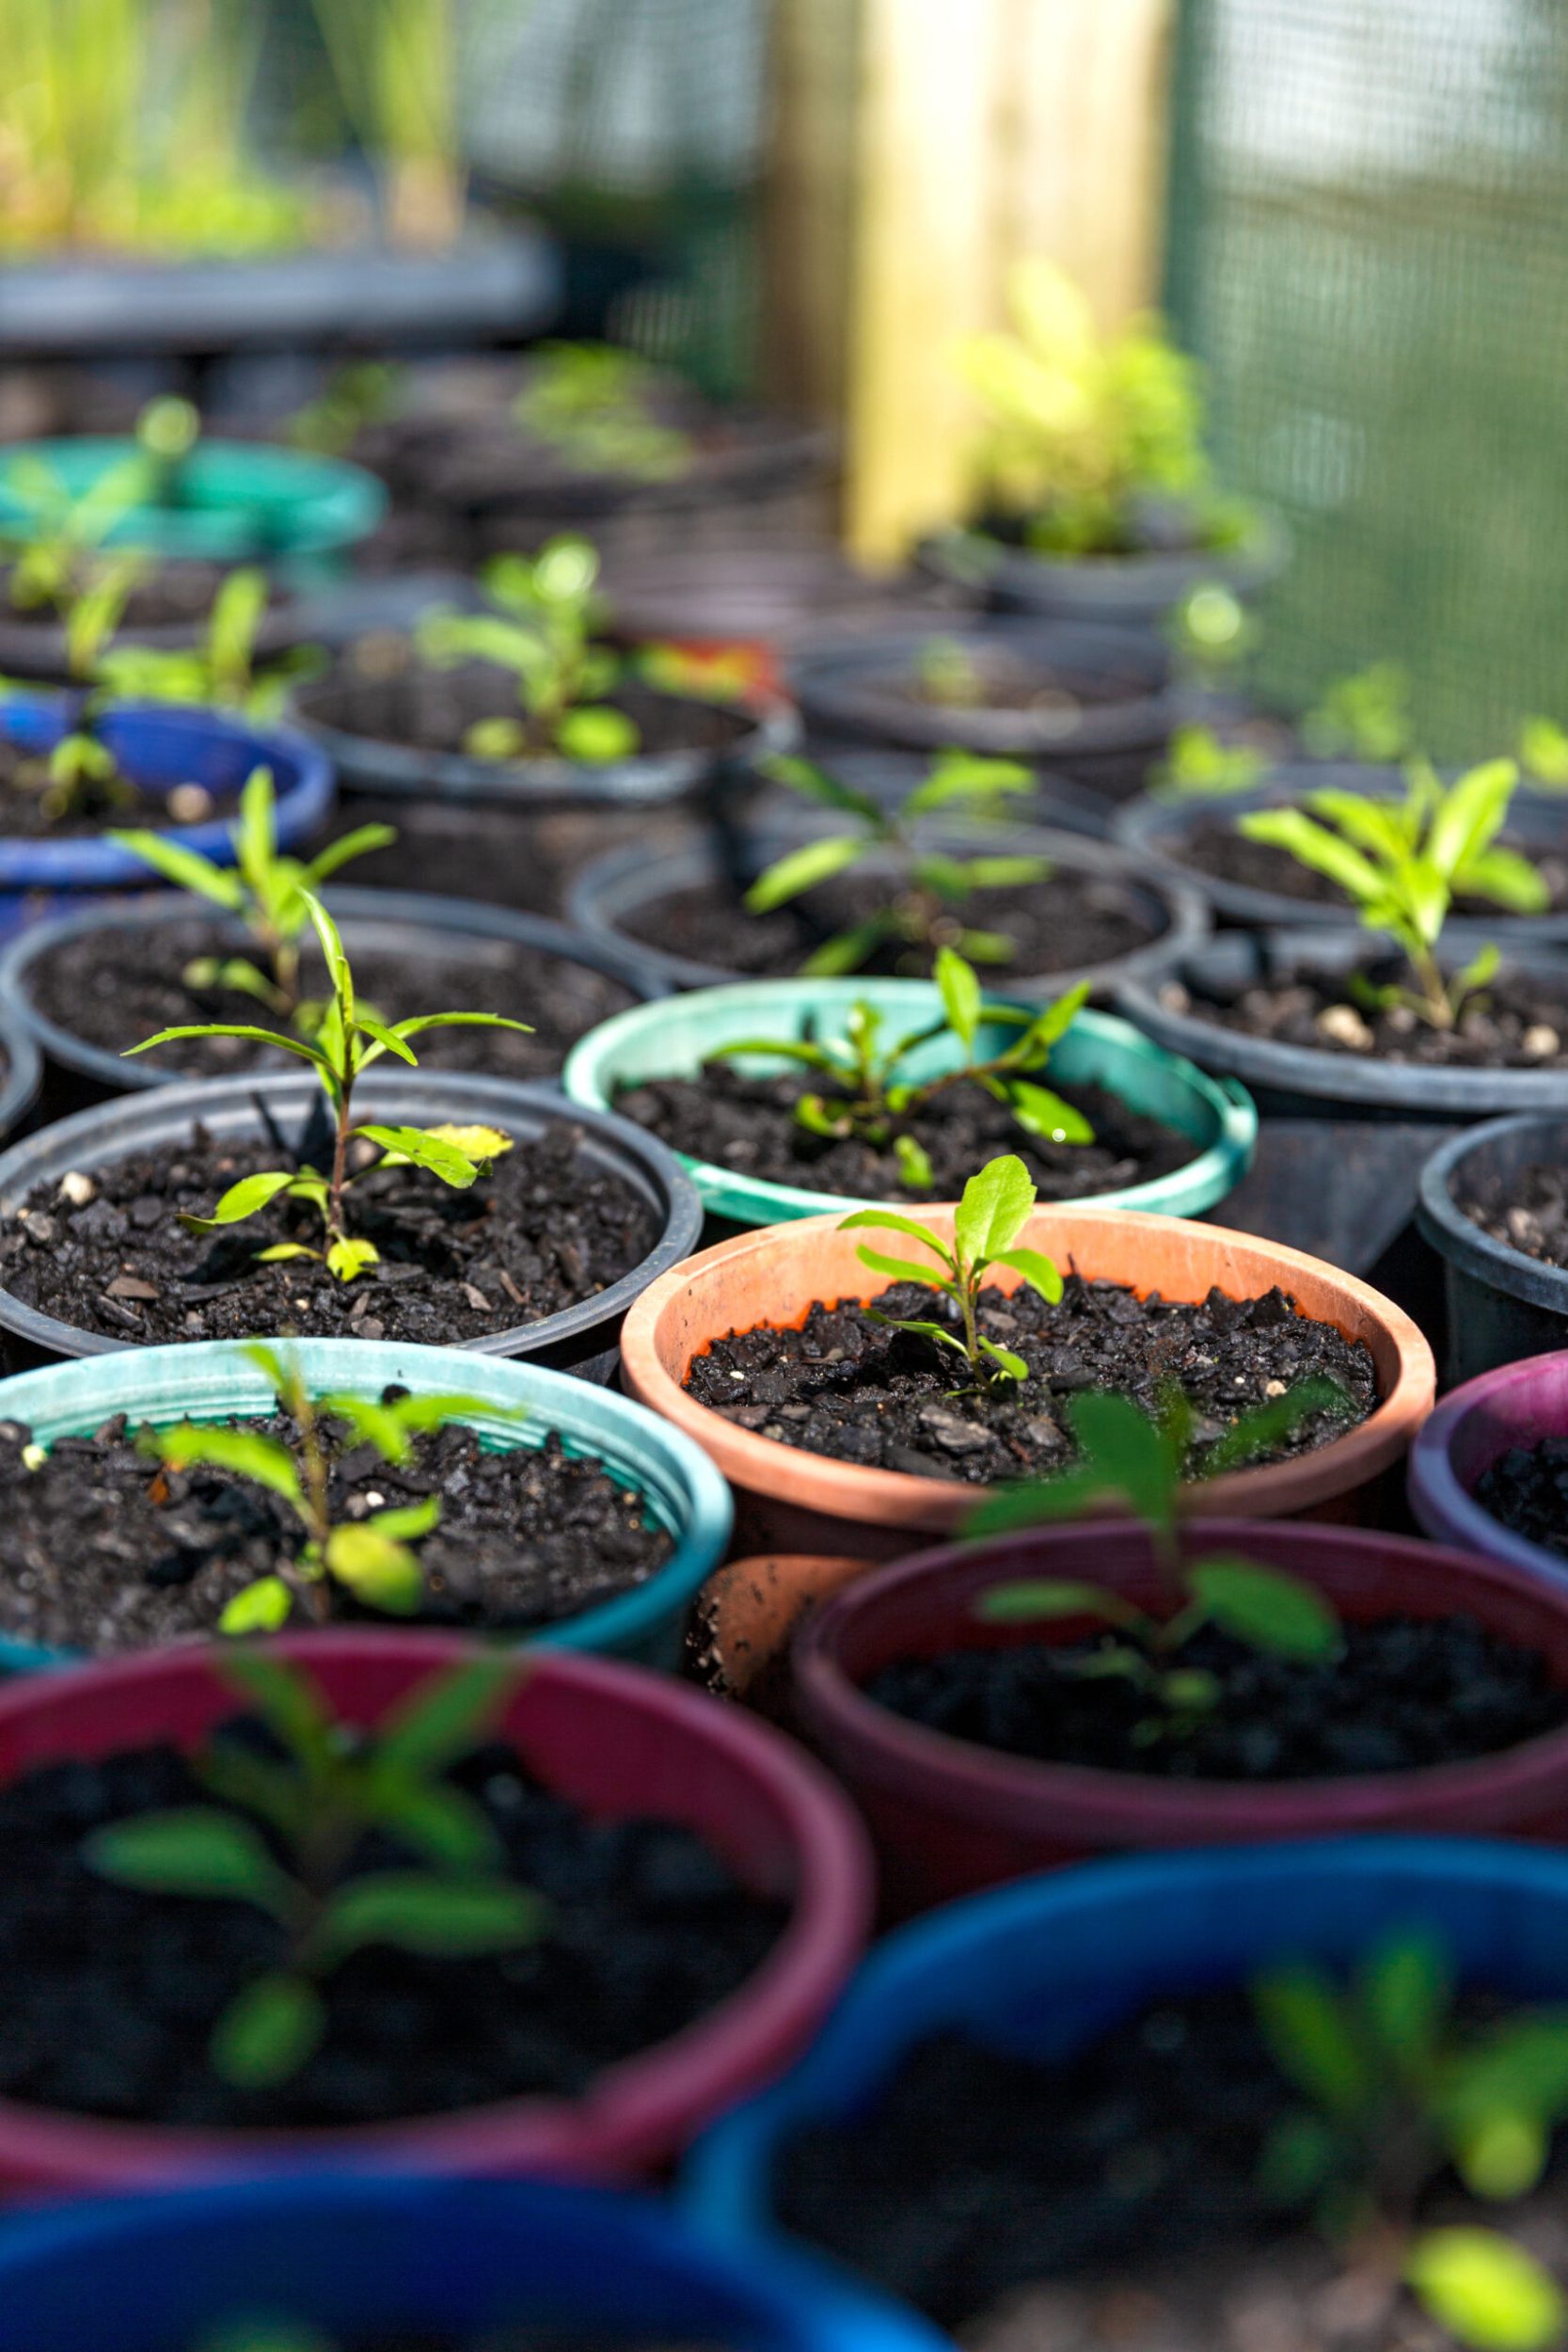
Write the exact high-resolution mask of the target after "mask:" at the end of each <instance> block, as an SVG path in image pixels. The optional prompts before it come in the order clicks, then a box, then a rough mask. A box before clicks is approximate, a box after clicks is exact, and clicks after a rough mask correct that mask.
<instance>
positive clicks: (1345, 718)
mask: <svg viewBox="0 0 1568 2352" xmlns="http://www.w3.org/2000/svg"><path fill="white" fill-rule="evenodd" d="M1301 734H1302V740H1303V742H1304V743H1305V744H1306V745H1307V750H1308V751H1309V752H1311V753H1312V754H1313V755H1314V756H1315V757H1316V758H1318V759H1355V760H1364V761H1366V762H1367V763H1368V765H1369V766H1370V767H1374V768H1386V767H1392V766H1394V765H1395V764H1396V763H1398V762H1399V761H1401V760H1404V759H1411V758H1414V757H1415V755H1416V753H1417V751H1418V744H1417V741H1416V720H1415V713H1414V712H1413V710H1412V709H1411V704H1410V673H1409V671H1408V670H1407V669H1406V668H1405V667H1404V664H1403V663H1402V662H1400V661H1373V662H1370V663H1369V664H1368V666H1367V667H1366V669H1364V670H1354V671H1352V672H1351V674H1350V675H1348V676H1346V677H1340V678H1334V679H1331V680H1330V682H1329V684H1328V685H1327V686H1325V687H1324V688H1323V693H1322V695H1321V696H1320V697H1319V699H1318V701H1317V702H1316V703H1315V704H1314V705H1313V707H1312V708H1311V709H1310V710H1308V711H1307V714H1306V716H1305V717H1304V718H1303V720H1302V723H1301Z"/></svg>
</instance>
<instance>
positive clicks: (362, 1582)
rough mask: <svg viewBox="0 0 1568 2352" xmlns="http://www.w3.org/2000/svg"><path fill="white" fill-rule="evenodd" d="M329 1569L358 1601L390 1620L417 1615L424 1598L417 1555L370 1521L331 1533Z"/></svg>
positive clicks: (327, 1559)
mask: <svg viewBox="0 0 1568 2352" xmlns="http://www.w3.org/2000/svg"><path fill="white" fill-rule="evenodd" d="M326 1565H327V1568H328V1571H329V1572H330V1574H332V1575H333V1576H335V1577H336V1578H337V1580H338V1581H339V1583H340V1584H346V1585H347V1586H348V1589H349V1590H350V1592H351V1593H353V1595H354V1597H355V1598H356V1600H361V1601H363V1602H364V1603H365V1605H366V1607H367V1608H369V1609H379V1610H381V1611H383V1612H384V1613H385V1614H386V1615H388V1616H389V1617H412V1616H414V1615H416V1614H417V1613H418V1611H419V1607H420V1602H421V1601H422V1600H423V1598H424V1572H423V1570H422V1569H421V1568H420V1562H419V1555H418V1553H417V1552H413V1551H410V1550H409V1549H408V1546H407V1545H406V1544H404V1543H399V1542H397V1541H395V1540H394V1538H393V1537H391V1536H390V1535H387V1534H382V1532H381V1531H380V1530H379V1529H378V1528H375V1527H372V1526H371V1525H370V1524H369V1522H368V1521H363V1520H362V1521H359V1522H358V1523H357V1524H356V1525H352V1526H348V1527H335V1528H334V1529H333V1530H332V1533H331V1534H330V1535H328V1537H327V1539H326Z"/></svg>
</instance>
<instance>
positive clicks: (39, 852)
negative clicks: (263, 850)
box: [0, 694, 332, 938]
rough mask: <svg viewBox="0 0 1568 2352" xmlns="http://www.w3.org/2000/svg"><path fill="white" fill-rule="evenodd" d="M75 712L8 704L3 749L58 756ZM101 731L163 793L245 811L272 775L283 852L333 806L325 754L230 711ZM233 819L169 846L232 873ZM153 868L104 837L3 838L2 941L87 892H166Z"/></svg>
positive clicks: (177, 835) (58, 698)
mask: <svg viewBox="0 0 1568 2352" xmlns="http://www.w3.org/2000/svg"><path fill="white" fill-rule="evenodd" d="M70 720H71V701H70V699H69V698H68V697H66V696H64V695H59V694H8V695H6V696H5V697H4V698H3V699H0V742H4V743H7V744H9V745H11V746H13V747H14V748H15V749H16V750H18V751H22V752H25V753H29V754H40V755H41V754H46V753H48V752H50V751H51V750H53V748H54V746H55V744H56V743H57V742H58V741H59V739H60V738H61V736H62V735H64V734H65V733H66V731H67V728H68V726H69V724H70ZM98 732H99V734H100V735H101V736H102V738H103V741H104V743H105V744H106V745H107V746H108V748H109V750H110V751H111V752H112V753H113V754H114V755H115V758H116V759H117V760H118V761H119V765H120V767H121V768H122V769H123V770H124V771H125V773H126V774H127V775H128V776H130V777H131V778H132V779H133V780H134V781H135V783H137V784H142V785H148V786H150V787H153V788H154V789H166V788H167V787H169V786H171V785H176V784H199V785H201V786H203V787H205V788H206V790H207V791H208V792H210V793H211V794H212V795H213V798H214V800H215V801H218V802H222V803H236V804H237V803H238V800H239V796H240V792H241V789H242V787H243V786H244V784H245V778H246V777H247V776H248V775H249V774H250V772H251V771H252V769H254V768H270V769H271V771H272V778H273V786H274V789H275V791H276V794H277V844H278V847H279V849H282V850H293V849H297V848H298V847H299V846H300V845H301V844H302V843H304V842H306V841H308V840H309V837H310V835H311V834H313V833H315V832H316V830H317V829H318V827H319V826H320V825H321V824H322V823H323V822H324V820H325V818H326V816H327V813H328V811H329V810H330V808H331V806H332V771H331V768H330V766H329V765H328V763H327V760H326V758H325V755H324V754H323V753H321V752H320V751H318V750H317V748H316V746H315V745H314V744H313V743H310V742H308V741H307V740H306V739H305V738H304V736H302V735H296V734H294V733H293V731H292V730H291V729H289V728H287V727H273V726H267V727H258V726H251V725H249V724H247V723H246V722H245V721H244V720H243V719H236V718H231V717H230V716H229V715H228V714H226V713H225V712H223V711H218V710H198V709H186V708H184V707H182V706H181V705H178V704H162V703H126V704H124V705H121V706H120V707H117V708H116V709H113V710H111V711H109V712H108V713H107V714H106V715H105V716H104V718H103V720H102V721H101V722H100V723H99V727H98ZM231 822H232V819H231V816H230V814H227V813H226V814H223V815H219V816H214V817H210V818H207V819H206V820H205V821H204V822H203V823H201V824H198V825H177V826H170V827H169V828H168V829H167V838H168V839H169V840H170V841H176V842H179V843H180V844H182V847H184V848H185V849H188V850H198V851H199V852H200V854H201V855H202V856H203V857H205V858H211V859H212V860H213V861H214V864H215V865H218V866H232V865H233V863H234V844H233V838H232V834H231ZM159 886H161V885H160V881H159V877H158V876H157V875H156V874H154V873H153V871H152V869H151V867H150V866H145V865H143V863H142V861H141V860H140V859H139V858H135V857H133V856H132V855H131V852H130V851H129V850H122V849H120V848H119V847H118V846H117V844H116V843H114V842H113V841H110V840H109V839H108V838H107V836H106V834H82V835H77V836H76V837H74V838H71V839H65V838H61V839H60V840H57V841H50V840H41V841H28V840H22V839H20V838H18V837H15V836H13V837H11V838H9V839H6V838H4V837H0V938H8V937H9V936H10V934H11V933H12V932H13V931H18V930H21V929H22V928H23V926H24V924H25V923H29V922H33V921H37V920H38V919H39V918H40V916H42V915H44V914H64V913H66V912H68V911H69V909H70V907H71V902H72V901H73V900H75V899H77V898H78V896H79V894H80V893H82V892H84V891H106V890H147V889H152V888H155V887H159Z"/></svg>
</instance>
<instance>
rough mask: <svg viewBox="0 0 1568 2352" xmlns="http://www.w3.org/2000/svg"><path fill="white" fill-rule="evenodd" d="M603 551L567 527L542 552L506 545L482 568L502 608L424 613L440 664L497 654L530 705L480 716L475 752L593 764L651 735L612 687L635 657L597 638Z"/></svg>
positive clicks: (471, 733) (426, 654)
mask: <svg viewBox="0 0 1568 2352" xmlns="http://www.w3.org/2000/svg"><path fill="white" fill-rule="evenodd" d="M598 576H599V558H598V554H597V552H596V550H595V549H594V546H593V544H592V542H591V541H589V540H587V539H583V538H578V537H577V536H576V535H574V534H572V533H569V532H568V533H565V534H563V535H562V537H561V538H558V539H552V540H551V541H550V542H549V544H548V546H547V547H544V548H540V550H539V553H538V554H537V555H498V556H497V557H496V558H495V560H494V561H493V562H492V563H490V564H487V565H486V566H485V569H484V571H483V575H482V580H483V588H484V593H485V595H486V596H488V597H489V599H490V601H491V603H492V604H493V605H494V606H495V607H496V610H495V611H494V612H453V611H451V609H449V608H447V607H441V608H438V609H437V610H436V611H433V612H426V613H425V614H423V616H422V617H421V619H420V623H419V625H418V628H416V630H415V635H414V642H415V644H416V647H417V649H418V651H419V653H420V656H421V658H422V659H423V660H426V661H432V662H434V663H436V666H437V667H438V668H440V669H447V670H450V669H456V668H458V667H460V666H461V665H462V664H463V663H465V662H469V661H488V662H490V663H491V664H493V665H494V667H496V668H497V669H500V670H504V671H506V672H507V674H508V675H510V676H511V677H512V678H514V679H515V682H516V690H517V700H518V703H519V705H520V706H521V715H520V716H519V717H517V718H515V719H478V720H476V721H475V722H474V723H473V725H472V726H470V727H469V729H468V731H467V735H466V736H465V737H464V739H463V748H464V750H465V751H467V753H469V754H470V755H472V757H474V758H475V759H528V758H534V759H538V758H544V757H547V756H548V755H551V754H552V753H553V754H555V755H558V756H559V757H560V758H562V759H571V760H576V761H578V763H579V764H581V765H583V766H593V765H594V764H595V763H599V762H603V761H607V760H613V759H625V758H627V757H628V756H629V755H631V754H632V753H633V752H635V751H636V750H637V749H638V747H639V745H640V744H641V733H640V731H639V729H638V726H637V723H636V722H635V721H634V720H632V719H630V718H628V717H627V715H626V712H625V711H624V710H620V709H617V708H616V707H615V705H614V704H613V703H608V702H606V701H605V700H604V699H603V697H604V696H605V695H607V694H611V693H613V692H614V691H615V689H616V687H617V686H618V685H619V684H620V682H621V678H622V675H623V672H624V669H625V664H624V662H623V661H622V659H621V657H620V655H619V654H618V653H616V652H615V651H614V649H613V647H611V646H609V645H601V644H595V643H594V628H596V627H597V625H598V621H599V617H600V613H599V600H598V597H597V596H595V594H594V582H595V581H596V580H597V579H598Z"/></svg>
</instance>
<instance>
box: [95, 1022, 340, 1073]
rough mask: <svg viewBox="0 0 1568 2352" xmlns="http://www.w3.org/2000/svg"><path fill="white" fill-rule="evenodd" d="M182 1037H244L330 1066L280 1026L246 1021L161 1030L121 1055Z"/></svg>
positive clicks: (145, 1050)
mask: <svg viewBox="0 0 1568 2352" xmlns="http://www.w3.org/2000/svg"><path fill="white" fill-rule="evenodd" d="M182 1037H245V1038H249V1039H250V1041H251V1042H252V1043H253V1044H255V1045H276V1046H277V1050H278V1052H279V1053H280V1054H295V1055H297V1056H298V1057H299V1059H300V1060H301V1061H309V1062H314V1064H315V1065H316V1068H317V1069H318V1070H322V1071H325V1070H327V1069H328V1068H329V1067H330V1065H329V1064H328V1062H327V1058H326V1056H325V1054H323V1053H321V1052H319V1051H318V1049H317V1048H316V1047H315V1046H314V1045H308V1044H307V1043H306V1042H305V1040H304V1039H303V1038H298V1037H285V1036H284V1034H283V1032H282V1030H281V1029H258V1028H254V1027H253V1026H252V1025H250V1024H249V1023H248V1022H245V1021H201V1022H191V1023H186V1024H184V1025H182V1026H181V1027H180V1028H178V1029H160V1030H159V1031H158V1034H157V1036H156V1037H144V1038H143V1039H142V1041H141V1043H140V1044H139V1045H128V1046H127V1047H126V1048H125V1051H124V1053H123V1055H122V1056H121V1057H120V1058H121V1059H122V1060H124V1061H129V1060H130V1059H131V1057H132V1056H133V1055H135V1054H150V1052H151V1051H152V1048H153V1047H154V1046H155V1045H167V1044H170V1043H171V1042H173V1041H175V1040H176V1039H178V1038H182Z"/></svg>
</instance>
